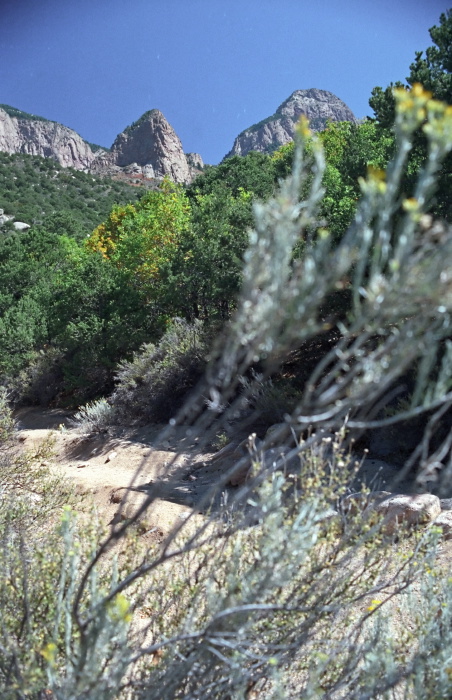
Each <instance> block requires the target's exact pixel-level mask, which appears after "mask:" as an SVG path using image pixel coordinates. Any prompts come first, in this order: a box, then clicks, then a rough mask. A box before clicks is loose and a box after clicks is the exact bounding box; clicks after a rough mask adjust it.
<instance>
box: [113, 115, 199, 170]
mask: <svg viewBox="0 0 452 700" xmlns="http://www.w3.org/2000/svg"><path fill="white" fill-rule="evenodd" d="M109 159H110V161H111V164H112V165H115V166H119V167H120V168H123V167H126V166H131V165H132V164H133V165H134V166H135V165H136V166H137V168H135V170H137V171H140V170H141V172H142V173H143V175H145V176H146V177H155V178H162V177H165V176H168V177H170V178H171V179H172V180H174V182H188V181H189V180H190V178H191V175H190V166H189V164H188V161H187V158H186V156H185V153H184V150H183V148H182V143H181V141H180V138H179V137H178V135H177V134H176V132H175V131H174V129H173V127H172V126H171V125H170V124H169V122H168V121H167V120H166V119H165V117H164V116H163V114H162V112H160V110H158V109H151V110H149V111H148V112H145V113H144V114H143V115H142V116H141V117H140V118H139V119H138V120H137V121H135V122H133V124H131V125H130V126H128V127H126V129H124V131H123V132H122V133H121V134H119V135H118V136H117V137H116V139H115V141H114V143H113V145H112V147H111V154H110V158H109Z"/></svg>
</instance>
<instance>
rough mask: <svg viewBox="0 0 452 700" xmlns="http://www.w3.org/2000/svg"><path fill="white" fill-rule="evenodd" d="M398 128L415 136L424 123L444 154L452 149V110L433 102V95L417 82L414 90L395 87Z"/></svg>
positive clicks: (447, 106)
mask: <svg viewBox="0 0 452 700" xmlns="http://www.w3.org/2000/svg"><path fill="white" fill-rule="evenodd" d="M393 94H394V98H395V101H396V115H397V116H396V128H398V129H399V130H400V131H401V132H403V133H406V134H411V133H412V132H413V131H414V130H415V129H417V128H418V127H419V126H420V125H421V124H423V127H422V129H423V131H424V133H425V135H426V136H427V138H428V139H429V141H430V143H431V144H432V145H434V146H436V148H437V149H439V150H440V151H441V152H442V153H447V152H448V151H450V149H451V148H452V107H451V106H449V105H447V104H446V103H445V102H440V101H439V100H434V99H432V93H431V92H428V90H424V88H423V87H422V85H420V83H414V85H413V87H412V88H411V90H405V88H395V89H394V91H393Z"/></svg>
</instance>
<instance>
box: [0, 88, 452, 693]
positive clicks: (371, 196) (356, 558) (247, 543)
mask: <svg viewBox="0 0 452 700" xmlns="http://www.w3.org/2000/svg"><path fill="white" fill-rule="evenodd" d="M395 99H396V103H397V119H396V124H395V133H396V137H397V141H398V151H397V155H396V156H395V159H394V160H393V162H392V163H391V164H390V166H389V167H388V169H387V172H386V173H382V172H375V171H374V170H371V171H370V172H369V174H368V177H367V178H366V179H363V180H362V181H361V189H362V200H361V203H360V205H359V207H358V211H357V215H356V219H355V221H354V223H353V224H352V226H351V227H350V229H349V231H348V232H347V234H346V235H345V237H344V238H343V240H341V241H340V242H339V243H337V244H335V243H333V242H332V240H331V236H330V235H329V233H328V231H327V230H325V229H324V228H321V227H319V226H318V225H317V218H316V212H317V211H318V208H319V204H320V202H321V198H322V189H321V182H322V174H323V168H324V160H323V154H322V149H321V146H320V144H319V142H318V141H317V140H316V138H315V137H313V136H312V135H311V134H310V133H309V131H308V128H307V125H306V124H305V123H304V122H302V123H301V124H300V127H299V135H298V141H299V143H298V147H297V150H296V156H295V164H294V170H293V173H292V175H291V176H290V177H289V178H288V179H287V180H286V181H285V182H283V183H282V184H281V188H280V191H279V192H278V194H277V195H276V196H275V198H274V199H272V200H270V201H269V202H267V203H265V204H257V205H256V206H255V228H254V229H253V230H252V231H251V232H250V240H249V248H248V251H247V253H246V255H245V261H244V273H243V286H242V292H241V297H240V300H239V302H238V308H237V313H236V315H235V317H234V318H233V320H232V321H231V324H230V326H229V327H228V330H227V333H226V335H225V336H224V337H222V339H221V341H220V342H218V343H217V345H216V347H215V349H214V350H213V351H212V355H211V358H210V360H209V364H208V367H207V370H206V373H205V377H204V379H203V380H202V382H201V383H200V384H199V386H198V388H197V389H196V391H195V392H194V393H193V394H192V396H191V397H190V399H189V401H188V402H186V403H185V404H184V405H183V406H182V408H181V409H180V411H179V413H178V414H177V415H176V416H175V417H174V419H173V420H171V422H170V425H169V426H168V428H167V430H166V431H164V432H163V434H162V436H161V437H162V439H164V438H166V435H167V434H168V432H171V430H173V428H174V426H175V425H177V424H178V423H179V424H181V425H182V424H184V425H187V424H190V426H191V427H190V434H191V436H192V437H193V436H194V435H196V434H197V435H198V436H199V441H200V443H202V442H203V441H204V440H205V441H208V440H210V439H211V437H212V435H213V434H214V433H218V431H219V430H221V428H222V426H225V425H226V423H228V422H230V421H231V420H232V419H233V418H234V416H236V415H237V412H239V411H240V409H241V406H242V403H241V402H243V399H244V396H243V392H240V391H238V390H237V388H238V387H240V386H241V385H243V377H245V376H248V378H249V377H250V371H249V370H250V368H251V367H252V366H253V364H255V363H256V362H258V361H259V362H260V363H261V364H262V366H263V367H264V368H265V366H266V363H267V362H268V366H269V367H271V368H272V370H274V367H275V362H276V359H275V358H281V357H284V354H285V353H286V352H287V351H289V350H291V349H292V348H293V347H298V346H299V345H301V344H302V343H303V342H304V341H305V340H306V339H308V338H314V337H315V336H316V335H319V334H321V333H323V332H324V331H325V318H324V315H323V313H322V314H319V309H320V308H322V305H323V304H324V301H325V299H326V298H327V297H328V295H329V294H331V292H332V291H334V290H336V289H340V288H341V286H343V285H344V284H345V283H347V284H349V283H350V284H351V288H352V304H351V307H350V311H349V313H348V315H347V317H346V318H345V320H344V319H342V320H341V322H340V326H339V330H340V335H339V340H338V341H337V343H336V345H335V346H334V347H333V348H332V349H331V350H330V351H329V352H327V354H325V355H324V356H323V357H322V358H321V360H320V362H319V365H318V367H317V368H316V369H315V370H314V371H313V373H312V375H311V376H310V378H309V380H308V381H307V383H306V386H305V387H304V389H303V390H302V391H301V393H300V396H299V397H298V401H297V403H296V405H295V406H294V407H293V409H292V411H291V412H290V414H289V412H288V413H287V414H286V416H285V421H284V424H283V425H282V426H281V428H280V429H279V431H276V434H275V433H273V434H272V438H271V445H272V448H271V450H270V449H269V448H270V442H269V441H267V443H266V442H265V441H264V443H263V445H260V446H258V444H257V442H256V441H255V440H254V438H253V436H251V437H250V439H249V451H248V454H247V456H246V457H243V459H242V464H240V463H239V464H238V465H237V464H235V465H234V466H233V467H232V468H231V470H230V471H229V472H224V473H222V472H218V479H217V482H216V483H215V484H214V486H213V487H212V489H211V490H210V492H208V493H207V494H206V495H205V496H204V497H203V499H202V500H201V501H199V502H198V503H197V505H196V509H193V511H192V512H191V513H190V515H189V516H188V517H187V518H185V519H180V522H179V524H178V525H177V526H175V528H174V530H173V531H172V533H171V534H170V535H169V536H167V537H166V539H165V540H164V541H163V543H161V544H159V545H146V540H143V539H142V540H140V539H139V538H138V539H137V538H136V537H135V535H134V532H135V530H134V526H135V525H136V524H137V522H138V520H139V519H140V518H141V516H142V515H143V514H144V513H145V511H146V510H147V511H148V513H147V516H146V517H147V518H148V519H151V518H152V508H153V504H154V502H155V501H156V500H157V499H159V498H160V497H161V496H162V491H161V490H160V487H159V484H158V483H156V484H153V486H152V490H149V491H148V494H149V495H148V497H147V499H146V500H144V501H143V502H142V505H141V506H140V508H139V509H138V510H137V511H136V513H135V515H133V517H131V518H129V519H128V520H118V522H115V523H112V524H111V526H110V530H109V531H108V532H107V533H106V534H105V535H104V536H103V537H102V536H99V534H98V533H97V532H96V530H95V528H94V527H92V526H90V528H88V530H89V531H88V532H84V529H83V527H81V526H80V525H77V519H76V518H75V516H74V515H73V514H72V513H71V512H70V511H68V510H67V509H66V510H64V511H63V516H62V519H61V523H60V525H59V527H58V528H57V529H56V530H54V531H52V532H51V533H48V534H47V535H46V537H45V538H41V539H40V538H39V537H38V538H37V541H38V542H39V547H41V548H42V549H39V547H36V545H35V544H34V542H35V541H36V539H33V538H31V539H30V540H29V541H28V540H26V539H25V537H24V538H23V541H21V542H18V543H17V546H16V547H14V549H13V550H11V549H7V555H6V554H4V553H3V552H4V551H5V548H4V549H3V550H2V556H4V557H5V556H8V557H9V558H8V559H7V561H5V562H4V563H3V565H2V566H1V567H0V591H1V595H2V603H3V605H2V607H3V609H5V606H6V610H7V615H6V617H5V615H4V614H3V615H2V621H1V627H0V629H1V635H2V636H1V644H0V695H1V696H2V697H5V698H14V699H16V698H43V697H51V698H56V699H57V700H63V699H65V700H66V699H68V698H71V700H75V699H77V700H82V699H83V700H88V698H90V699H91V698H93V699H94V698H96V700H98V699H100V700H103V699H107V698H118V699H124V700H126V699H129V698H130V699H132V700H145V699H146V700H151V699H154V698H155V700H161V698H165V699H172V698H203V699H205V698H218V699H226V698H251V697H255V698H298V697H302V698H331V699H335V698H337V699H339V698H356V699H358V698H359V699H364V698H368V699H369V700H370V699H374V698H382V699H383V698H388V699H389V698H399V697H400V698H410V699H412V700H415V699H416V700H417V699H418V698H421V699H429V700H434V699H437V698H445V697H450V696H451V695H452V675H451V672H450V670H451V662H450V659H451V656H452V631H451V630H452V626H451V616H452V580H451V578H450V574H449V572H448V570H447V563H445V562H444V561H443V558H442V553H441V547H440V545H441V536H442V533H441V531H440V529H439V528H437V527H431V528H429V529H425V528H423V529H422V528H421V529H419V530H417V531H414V532H411V533H408V532H406V531H405V530H404V529H403V527H402V526H400V527H399V529H396V531H395V533H393V534H392V535H391V534H389V533H388V531H387V530H385V529H384V523H382V522H381V521H379V520H378V519H377V518H370V517H369V518H365V517H364V516H363V515H362V514H361V513H360V512H359V511H358V509H357V511H358V512H356V513H355V514H354V513H353V509H349V510H348V511H347V510H346V509H345V508H344V507H343V504H344V497H345V496H346V494H347V493H348V490H349V488H350V485H351V483H352V480H353V478H354V474H355V466H354V463H353V462H354V460H353V458H352V457H351V455H350V454H349V452H348V447H347V443H348V441H349V440H348V437H349V435H350V433H353V432H357V433H359V431H361V430H364V429H369V428H374V427H384V426H387V425H393V424H395V423H396V422H397V420H400V419H403V418H406V417H409V416H413V415H415V416H417V415H421V414H426V415H427V416H428V419H426V425H427V430H426V433H425V435H424V437H423V438H422V440H421V448H422V449H421V453H420V459H418V466H419V474H420V475H422V471H423V470H424V471H425V470H428V468H429V467H430V466H431V462H430V459H433V460H435V463H436V465H438V462H440V461H441V460H442V461H443V463H444V469H443V474H441V473H440V475H439V479H440V483H444V484H445V485H446V484H447V481H448V479H447V477H448V473H449V472H450V470H451V463H450V458H449V457H448V456H447V455H448V450H449V448H450V437H448V438H446V439H445V441H444V443H443V444H442V445H441V447H440V448H435V450H436V452H435V453H434V454H432V455H430V452H429V447H430V438H431V435H432V434H433V432H434V428H435V426H436V425H437V424H438V423H439V422H440V420H441V417H442V415H444V413H445V411H446V410H447V408H449V407H450V406H451V404H452V392H451V391H450V389H451V379H452V373H451V371H450V368H451V360H452V349H451V345H450V344H448V341H447V339H448V338H449V336H450V334H451V325H450V317H451V312H452V231H451V230H450V228H449V227H448V226H446V225H444V224H438V223H435V222H433V221H432V220H431V219H430V218H429V216H428V215H427V214H426V211H427V210H428V206H429V198H430V196H431V194H432V192H433V189H434V183H435V179H436V177H437V174H438V171H439V169H440V167H441V162H442V160H443V159H444V157H445V156H446V154H447V153H448V152H449V151H450V150H451V148H452V114H451V108H448V107H446V105H443V104H442V103H439V102H436V101H434V100H432V99H431V96H430V95H429V94H428V93H426V92H424V91H423V89H422V88H421V87H420V86H419V85H415V86H414V87H413V88H412V90H411V91H409V92H406V91H405V90H397V91H396V92H395ZM419 128H422V129H423V132H424V134H425V137H426V138H427V140H428V143H429V155H428V158H427V160H426V161H425V164H424V167H423V169H422V170H421V171H420V174H419V178H418V181H417V184H416V186H415V190H414V192H412V193H405V194H402V193H401V192H400V183H401V181H402V177H403V174H404V168H405V165H406V160H407V156H408V154H409V152H410V148H411V144H412V140H413V137H414V134H415V132H416V131H417V129H419ZM306 139H312V151H313V153H314V160H313V162H311V164H310V165H309V168H310V173H307V172H306V168H307V166H306V164H305V163H304V161H303V144H304V142H305V140H306ZM307 175H309V176H310V180H311V184H310V188H309V192H308V194H307V196H306V197H305V198H304V199H302V200H301V201H300V198H299V192H300V190H301V184H302V182H303V179H304V178H306V177H307ZM301 237H303V238H304V241H305V243H304V246H303V252H302V255H301V257H300V258H298V259H297V260H296V261H294V259H293V256H292V251H293V249H294V247H295V246H296V245H297V242H298V241H299V240H300V238H301ZM345 280H346V281H347V282H345ZM331 322H333V321H331ZM146 352H149V355H150V356H152V354H153V353H155V352H157V351H156V349H149V351H146V350H145V353H146ZM165 357H166V355H165V353H163V354H162V355H161V356H159V361H161V362H162V367H161V369H160V370H159V371H160V372H161V371H163V369H164V366H165V365H164V363H165ZM172 362H173V360H171V362H170V366H173V365H172ZM176 364H177V363H176ZM137 367H138V365H137ZM143 367H144V369H140V370H139V371H138V369H137V373H138V374H139V376H141V377H146V369H145V367H146V360H145V354H144V355H143ZM413 367H415V368H417V378H416V381H415V386H414V390H413V392H412V395H411V399H410V403H409V405H405V406H404V407H403V410H402V412H401V413H400V414H398V415H395V414H393V413H391V414H388V413H387V412H386V413H385V412H384V410H383V409H384V406H385V404H386V402H387V401H388V400H390V399H391V397H393V396H394V392H395V391H396V389H397V381H398V379H399V378H400V377H402V376H404V375H405V374H406V373H407V372H408V371H410V369H411V368H413ZM121 371H123V372H125V370H121ZM127 371H128V372H130V387H131V388H129V389H128V391H130V392H131V396H133V391H132V389H133V390H134V385H133V381H134V379H133V377H134V374H133V372H134V371H135V370H134V368H133V366H132V365H131V366H130V367H129V368H128V370H127ZM171 371H173V370H171ZM265 378H266V377H265V370H264V377H263V378H262V377H259V378H256V382H262V381H263V380H264V381H265ZM122 381H125V375H124V377H123V380H122ZM146 382H147V386H148V387H149V389H150V390H151V391H152V382H151V381H148V380H146ZM248 389H249V392H250V396H253V395H255V394H256V392H258V387H257V388H256V387H253V380H251V381H249V384H248ZM253 392H254V394H253ZM245 398H246V397H245ZM133 400H134V399H133ZM133 400H132V398H131V400H130V401H131V403H133ZM140 401H144V394H143V399H141V398H140ZM294 436H301V437H299V439H297V441H295V440H294ZM278 440H279V445H277V446H276V448H275V441H278ZM438 450H440V452H438ZM449 451H450V450H449ZM439 455H440V459H439V458H438V457H439ZM448 459H449V463H448V462H447V460H448ZM242 466H243V467H246V468H247V470H248V480H247V481H246V482H245V484H244V485H243V486H242V487H240V488H238V489H235V492H234V491H233V490H232V489H230V488H228V486H227V484H228V482H229V479H230V477H231V473H232V470H235V469H237V467H238V468H241V467H242ZM193 468H194V467H193ZM444 475H445V478H444ZM167 486H168V485H166V489H167ZM165 493H167V490H166V491H165ZM363 498H364V495H363ZM129 514H130V513H129ZM2 522H3V521H2ZM4 522H5V523H7V518H6V517H5V518H4ZM4 527H6V525H5V526H4ZM35 538H36V535H35ZM3 541H4V542H9V540H8V537H7V536H6V535H5V536H4V537H3ZM29 582H32V584H33V585H32V584H30V583H29ZM13 611H14V615H13ZM18 611H19V612H18ZM5 620H6V621H5Z"/></svg>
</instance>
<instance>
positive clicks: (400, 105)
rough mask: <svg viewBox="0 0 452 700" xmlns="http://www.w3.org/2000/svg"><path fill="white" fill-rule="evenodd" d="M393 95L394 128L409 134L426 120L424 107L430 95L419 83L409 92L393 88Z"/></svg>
mask: <svg viewBox="0 0 452 700" xmlns="http://www.w3.org/2000/svg"><path fill="white" fill-rule="evenodd" d="M393 95H394V98H395V101H396V114H397V117H396V127H398V128H399V129H400V130H401V131H403V132H405V133H409V134H411V133H412V132H413V131H414V130H415V129H417V128H418V126H420V125H421V124H422V122H423V121H424V120H425V119H426V117H427V111H426V107H427V103H428V102H429V100H430V99H431V97H432V93H431V92H428V91H427V90H424V88H423V87H422V85H420V83H415V84H414V85H413V87H412V88H411V90H405V88H395V89H394V90H393Z"/></svg>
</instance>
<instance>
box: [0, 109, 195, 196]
mask: <svg viewBox="0 0 452 700" xmlns="http://www.w3.org/2000/svg"><path fill="white" fill-rule="evenodd" d="M5 108H6V109H2V108H0V151H6V153H28V154H31V155H38V156H43V157H45V158H53V159H54V160H56V161H57V162H58V163H60V165H62V166H63V167H71V168H75V169H76V170H85V171H87V172H92V173H95V174H99V175H110V176H111V175H113V176H114V175H118V174H121V173H125V174H126V175H128V176H134V175H135V176H140V177H144V178H147V179H156V180H160V179H162V178H163V177H165V176H168V177H170V178H171V179H172V180H173V181H174V182H177V183H188V182H190V181H191V180H192V179H193V177H195V176H196V175H198V174H199V172H201V170H202V168H203V166H204V164H203V161H202V158H201V156H200V155H198V154H197V153H190V154H187V155H186V154H185V153H184V151H183V148H182V144H181V141H180V139H179V137H178V136H177V134H176V132H175V131H174V129H173V128H172V126H171V125H170V124H169V123H168V121H167V120H166V119H165V117H164V116H163V114H162V113H161V112H160V111H159V110H158V109H153V110H150V111H149V112H145V114H143V115H142V117H140V119H138V120H137V121H136V122H134V123H133V124H131V126H128V127H127V128H126V129H124V131H123V132H122V133H121V134H119V135H118V136H117V137H116V139H115V141H114V143H113V145H112V147H111V150H110V151H108V150H104V149H102V148H98V149H97V150H95V149H94V150H93V149H92V148H91V147H90V144H89V143H87V142H86V141H84V140H83V139H82V137H81V136H79V134H77V133H76V132H75V131H73V130H72V129H68V128H67V127H65V126H63V125H62V124H58V123H57V122H52V121H48V120H46V119H43V118H42V117H35V116H34V115H31V114H27V113H25V112H21V111H20V110H16V109H15V108H9V107H8V106H7V105H5ZM7 110H8V111H7Z"/></svg>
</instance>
